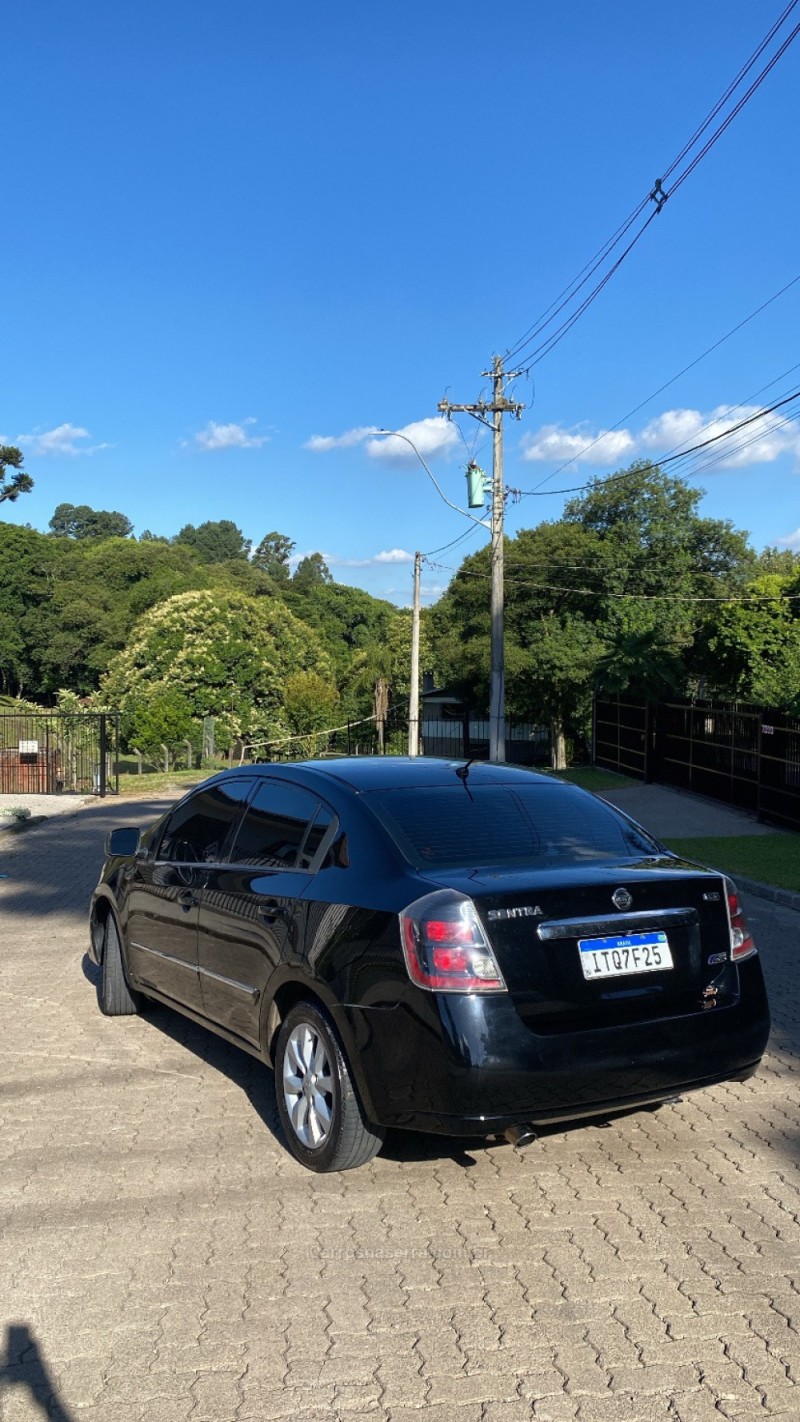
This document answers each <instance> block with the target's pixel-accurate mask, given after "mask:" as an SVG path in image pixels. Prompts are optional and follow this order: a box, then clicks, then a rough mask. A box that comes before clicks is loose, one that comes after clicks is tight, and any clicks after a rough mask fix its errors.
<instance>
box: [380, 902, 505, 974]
mask: <svg viewBox="0 0 800 1422" xmlns="http://www.w3.org/2000/svg"><path fill="white" fill-rule="evenodd" d="M400 939H401V942H402V945H403V956H404V958H405V960H406V968H407V969H408V976H409V977H410V978H411V981H412V982H414V983H416V984H417V986H418V987H422V988H426V989H427V990H428V991H429V992H505V991H506V985H505V983H504V982H503V975H502V973H501V972H500V969H499V967H498V966H497V961H496V959H495V956H494V953H493V952H492V948H491V944H490V943H489V940H488V938H487V937H486V934H485V933H484V931H483V926H482V924H481V921H480V919H479V918H478V914H477V910H476V908H475V905H474V903H473V902H472V899H468V898H466V897H465V896H464V895H463V894H457V893H455V892H454V891H453V890H450V889H442V890H440V891H439V892H438V893H435V894H426V896H425V898H424V899H417V901H416V903H413V904H411V905H410V906H409V907H408V908H407V909H403V911H402V913H401V914H400Z"/></svg>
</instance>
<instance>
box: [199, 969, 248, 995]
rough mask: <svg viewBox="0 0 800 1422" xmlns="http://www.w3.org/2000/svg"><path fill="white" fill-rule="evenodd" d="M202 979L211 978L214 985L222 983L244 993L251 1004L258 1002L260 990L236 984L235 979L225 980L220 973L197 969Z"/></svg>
mask: <svg viewBox="0 0 800 1422" xmlns="http://www.w3.org/2000/svg"><path fill="white" fill-rule="evenodd" d="M197 971H198V972H199V973H200V976H201V977H203V978H213V979H214V982H215V983H224V984H225V986H226V987H232V988H236V990H237V992H243V993H246V994H247V996H248V997H249V998H250V1000H251V1002H258V999H259V998H260V996H261V989H260V988H257V987H248V985H247V983H238V982H237V981H236V979H235V978H226V977H225V976H224V975H223V974H222V973H215V972H212V970H211V968H198V970H197Z"/></svg>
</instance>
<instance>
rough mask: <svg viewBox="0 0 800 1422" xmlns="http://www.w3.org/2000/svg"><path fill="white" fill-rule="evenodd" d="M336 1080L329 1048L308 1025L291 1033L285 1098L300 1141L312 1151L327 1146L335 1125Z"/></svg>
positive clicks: (285, 1062)
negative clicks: (332, 1127)
mask: <svg viewBox="0 0 800 1422" xmlns="http://www.w3.org/2000/svg"><path fill="white" fill-rule="evenodd" d="M333 1090H334V1084H333V1078H332V1076H331V1064H330V1060H329V1057H328V1052H327V1048H326V1046H325V1043H324V1041H323V1040H322V1036H321V1035H320V1033H319V1032H318V1031H317V1030H316V1029H315V1028H314V1027H312V1026H311V1024H310V1023H308V1022H299V1023H298V1024H297V1026H296V1027H295V1028H294V1030H293V1031H292V1032H291V1034H290V1036H289V1038H288V1040H287V1042H286V1050H285V1052H284V1057H283V1099H284V1101H285V1103H286V1111H287V1114H288V1117H289V1120H290V1122H291V1126H292V1130H293V1131H294V1133H295V1135H296V1136H297V1139H298V1140H299V1141H300V1142H301V1143H302V1144H303V1145H304V1146H305V1147H306V1148H307V1149H308V1150H317V1149H319V1148H320V1147H321V1146H323V1145H324V1144H325V1142H326V1141H327V1139H328V1137H329V1135H330V1133H331V1126H332V1123H333Z"/></svg>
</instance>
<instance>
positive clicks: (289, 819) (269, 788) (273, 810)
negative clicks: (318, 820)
mask: <svg viewBox="0 0 800 1422" xmlns="http://www.w3.org/2000/svg"><path fill="white" fill-rule="evenodd" d="M318 805H319V801H318V799H317V797H316V795H311V794H310V793H309V792H308V791H307V790H302V789H301V788H300V786H298V785H289V784H287V783H285V782H283V781H280V780H265V781H262V783H261V784H260V785H259V787H258V790H257V791H256V793H255V795H254V797H253V802H252V804H251V805H250V806H249V808H248V811H247V814H246V815H245V817H244V820H243V821H242V824H241V827H240V829H239V833H238V834H237V836H236V842H235V844H234V846H233V849H232V851H231V855H230V858H231V862H232V863H234V864H253V865H257V866H258V867H259V868H265V869H294V868H298V867H301V866H300V865H299V863H298V851H299V849H300V847H301V845H302V843H303V840H304V839H305V835H306V830H307V828H308V825H309V822H310V821H311V820H313V819H314V816H315V814H316V812H317V807H318ZM304 862H305V860H304Z"/></svg>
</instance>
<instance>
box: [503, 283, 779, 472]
mask: <svg viewBox="0 0 800 1422" xmlns="http://www.w3.org/2000/svg"><path fill="white" fill-rule="evenodd" d="M798 282H800V272H799V273H798V274H797V276H795V277H792V280H791V281H788V282H787V283H786V285H785V286H782V287H781V288H780V290H779V291H776V292H775V293H774V294H773V295H772V296H770V297H768V298H767V300H766V301H763V302H762V303H761V305H760V306H757V307H756V309H755V311H751V312H750V314H749V316H745V317H744V318H743V319H742V320H741V321H739V322H737V324H736V325H735V326H732V327H731V329H730V330H729V331H726V332H725V335H724V336H720V338H719V340H717V341H714V343H713V345H710V346H708V347H707V348H706V350H704V351H703V352H702V353H701V354H700V355H699V356H695V358H694V360H691V361H690V362H689V364H688V365H685V366H684V367H683V369H682V370H679V371H678V372H677V374H676V375H672V376H670V378H669V380H665V381H664V384H663V385H659V387H658V389H657V390H654V391H653V393H652V395H648V396H647V398H646V399H645V400H641V401H640V403H639V404H638V405H634V407H633V409H632V410H628V413H627V414H626V415H623V416H622V417H621V419H619V420H617V421H616V423H615V424H613V425H610V426H609V428H608V429H607V430H603V433H602V434H599V435H597V437H596V438H595V439H593V440H592V441H591V443H589V444H587V445H586V446H585V447H584V448H583V449H581V450H579V451H578V453H577V454H571V455H570V457H569V459H565V460H564V462H563V464H559V465H558V467H557V468H556V469H553V470H552V472H551V473H550V474H547V475H546V476H545V478H544V479H542V480H540V482H539V483H538V484H537V485H536V488H535V489H532V490H531V491H530V492H531V493H536V492H537V491H538V490H539V489H541V488H543V487H544V485H545V484H548V483H549V482H550V480H551V479H555V478H556V477H557V475H559V474H561V473H563V471H564V470H565V469H568V468H569V466H570V465H571V464H574V463H575V462H576V460H578V459H582V458H584V457H585V455H586V454H588V452H589V450H590V449H594V448H595V447H596V446H597V445H598V444H600V442H601V440H603V439H605V437H606V435H609V434H613V433H614V431H615V430H618V429H619V428H620V425H624V424H625V423H626V421H627V420H630V419H632V417H633V416H634V415H638V413H639V411H640V410H643V409H644V408H645V406H646V405H650V404H652V402H653V400H656V399H657V398H658V396H659V395H663V393H664V391H665V390H668V389H669V387H670V385H674V384H675V382H676V381H677V380H680V378H681V376H682V375H686V374H688V372H689V371H690V370H694V367H695V366H696V365H699V364H700V362H701V361H703V360H705V359H706V356H710V355H712V354H713V352H714V351H715V350H717V349H718V348H719V347H720V346H722V345H724V344H725V342H726V341H728V340H730V338H731V336H735V335H736V334H737V332H738V331H741V330H742V328H743V327H744V326H746V325H748V323H749V322H750V321H753V320H754V319H755V317H756V316H760V315H761V312H762V311H766V309H767V307H768V306H771V305H772V303H773V302H774V301H777V300H778V299H779V297H781V296H784V295H785V294H786V292H787V291H789V290H790V289H791V288H792V287H793V286H796V285H797V283H798ZM793 369H794V367H793ZM785 373H786V374H788V373H789V372H788V371H787V372H785ZM777 378H778V379H779V380H780V379H781V378H782V377H781V376H778V377H777ZM551 492H552V491H551Z"/></svg>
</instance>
